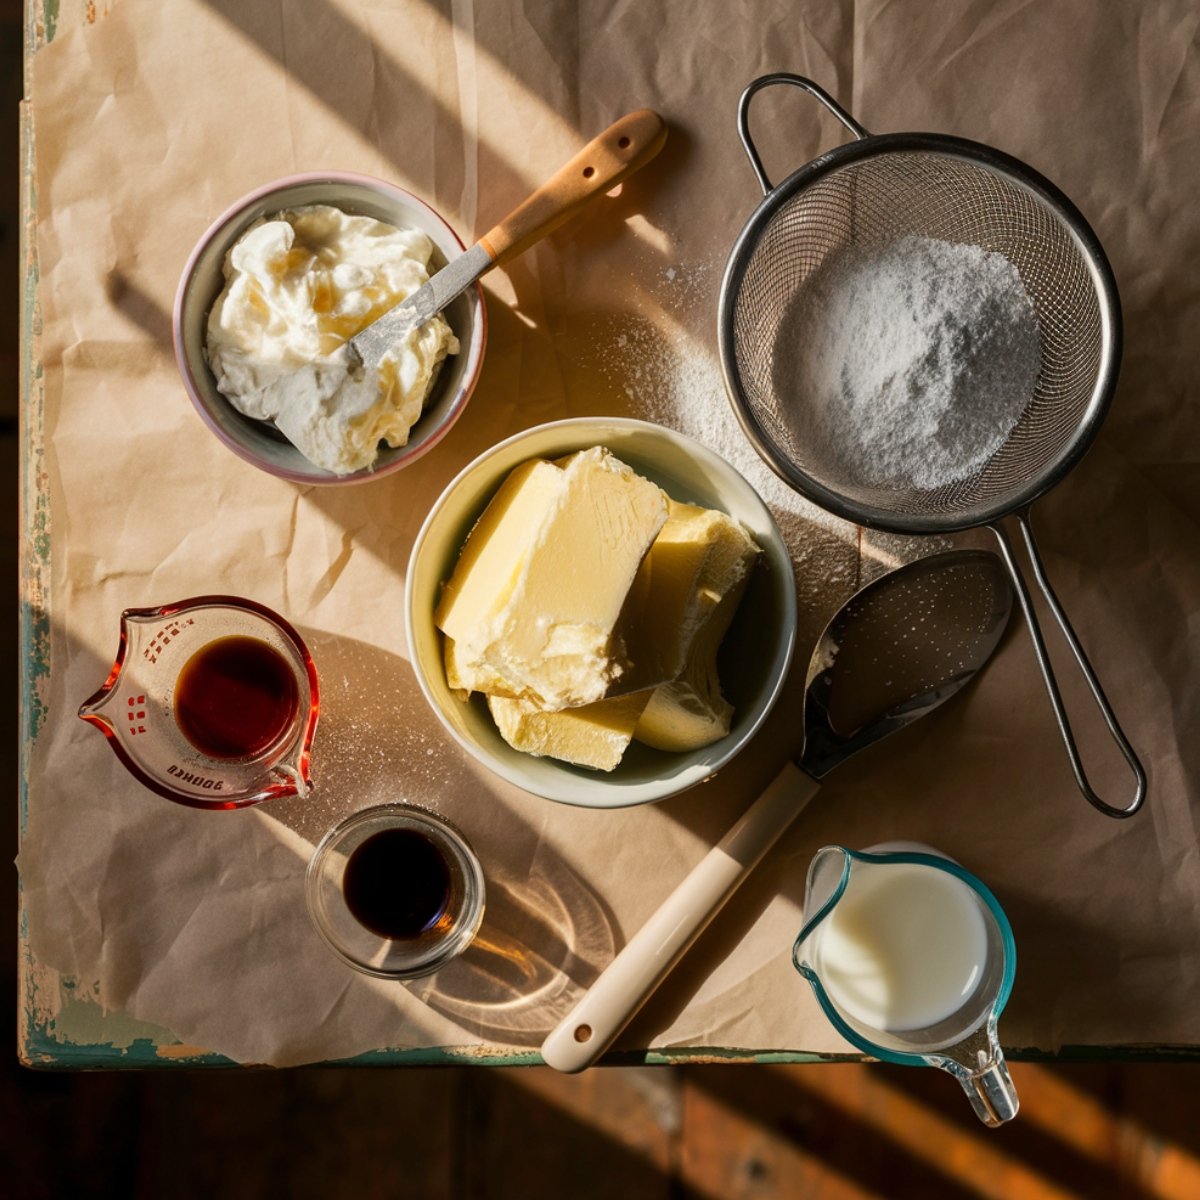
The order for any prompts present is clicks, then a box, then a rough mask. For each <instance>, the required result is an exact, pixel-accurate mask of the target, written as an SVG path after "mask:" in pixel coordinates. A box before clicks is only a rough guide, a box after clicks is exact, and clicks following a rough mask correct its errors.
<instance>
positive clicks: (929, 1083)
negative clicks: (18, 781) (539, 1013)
mask: <svg viewBox="0 0 1200 1200" xmlns="http://www.w3.org/2000/svg"><path fill="white" fill-rule="evenodd" d="M9 1061H10V1064H12V1065H10V1067H9V1070H8V1075H7V1077H6V1086H5V1087H4V1089H3V1095H2V1097H0V1161H6V1162H7V1163H9V1164H10V1165H9V1167H8V1168H7V1173H8V1182H7V1184H6V1185H3V1186H4V1194H5V1195H9V1196H14V1197H21V1198H29V1200H34V1198H38V1197H54V1198H56V1200H57V1198H58V1197H71V1198H75V1197H89V1196H105V1197H107V1196H113V1197H131V1198H137V1200H141V1198H143V1197H144V1198H146V1200H158V1198H160V1197H178V1198H187V1197H219V1198H221V1200H240V1198H242V1197H246V1198H251V1197H253V1198H255V1200H257V1198H260V1197H268V1196H270V1197H276V1196H278V1197H289V1198H296V1200H304V1198H306V1197H314V1198H318V1197H319V1198H321V1200H329V1198H330V1197H342V1196H345V1197H354V1200H370V1198H373V1197H380V1198H382V1197H396V1198H407V1197H412V1198H414V1200H439V1198H440V1197H447V1198H449V1197H455V1198H459V1197H462V1198H472V1200H473V1198H481V1200H482V1198H489V1200H493V1198H494V1200H508V1198H512V1200H518V1198H524V1200H530V1198H542V1197H546V1198H551V1197H553V1198H555V1200H559V1198H563V1200H592V1198H599V1197H606V1198H607V1197H619V1198H620V1200H641V1198H643V1197H645V1198H646V1200H667V1198H672V1200H678V1198H681V1197H689V1198H691V1197H695V1198H697V1200H702V1198H708V1200H712V1198H718V1197H720V1198H725V1197H729V1198H739V1200H740V1198H746V1200H750V1198H766V1197H771V1198H774V1197H779V1198H785V1197H786V1198H789V1200H791V1198H796V1200H805V1198H809V1197H813V1198H817V1197H819V1198H820V1200H842V1198H850V1197H865V1196H886V1197H920V1198H925V1197H931V1198H932V1197H948V1198H950V1200H958V1198H962V1200H967V1198H968V1197H1004V1198H1005V1200H1013V1198H1015V1200H1042V1198H1047V1200H1048V1198H1050V1197H1066V1196H1077V1197H1114V1198H1115V1197H1136V1198H1149V1197H1179V1198H1180V1200H1185V1198H1186V1200H1195V1197H1198V1196H1200V1122H1197V1120H1196V1114H1197V1105H1196V1102H1195V1099H1194V1097H1195V1094H1196V1089H1197V1087H1198V1086H1200V1065H1192V1064H1187V1065H1178V1064H1167V1065H1160V1064H1156V1065H1148V1064H1142V1065H1122V1066H1113V1065H1104V1064H1096V1065H1077V1066H1069V1067H1067V1066H1055V1067H1044V1066H1032V1065H1022V1064H1017V1065H1016V1067H1015V1068H1014V1071H1013V1074H1014V1076H1015V1078H1016V1082H1017V1087H1018V1089H1019V1090H1020V1092H1021V1099H1022V1110H1021V1113H1020V1115H1019V1117H1018V1118H1017V1120H1016V1121H1014V1122H1013V1123H1012V1124H1011V1125H1009V1126H1007V1127H1005V1128H1003V1129H1000V1130H996V1131H991V1130H987V1129H985V1128H983V1126H981V1125H979V1124H978V1123H977V1122H976V1121H975V1118H974V1116H973V1115H972V1114H971V1111H970V1109H969V1107H968V1105H967V1103H966V1100H965V1097H963V1096H962V1095H961V1094H960V1093H959V1091H958V1086H957V1084H955V1083H954V1081H953V1080H951V1079H950V1078H949V1077H948V1076H945V1075H942V1074H940V1073H935V1072H932V1071H925V1070H909V1069H905V1068H898V1067H896V1068H893V1067H877V1066H869V1067H868V1066H850V1065H818V1066H809V1067H747V1066H713V1067H688V1068H671V1069H660V1068H612V1069H597V1070H593V1071H591V1072H589V1073H587V1074H585V1075H583V1076H580V1077H578V1078H567V1077H563V1076H558V1075H555V1074H554V1073H553V1072H550V1071H549V1070H547V1069H544V1068H539V1069H526V1070H522V1069H518V1068H512V1069H503V1070H498V1069H487V1068H464V1069H412V1070H401V1069H384V1070H362V1071H351V1070H344V1069H311V1070H299V1071H288V1072H255V1073H249V1072H235V1071H226V1072H210V1073H202V1072H196V1071H183V1072H178V1073H171V1074H168V1075H162V1074H159V1075H153V1076H147V1075H144V1074H132V1073H125V1074H91V1075H74V1076H67V1075H61V1074H36V1073H33V1072H28V1071H24V1070H22V1069H21V1068H19V1067H17V1066H16V1065H15V1064H14V1063H12V1059H11V1057H10V1060H9ZM0 1178H3V1176H0Z"/></svg>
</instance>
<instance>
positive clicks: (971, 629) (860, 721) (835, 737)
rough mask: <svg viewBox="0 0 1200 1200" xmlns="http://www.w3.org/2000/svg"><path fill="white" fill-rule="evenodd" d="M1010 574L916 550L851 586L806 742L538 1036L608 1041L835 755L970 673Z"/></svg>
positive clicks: (818, 677)
mask: <svg viewBox="0 0 1200 1200" xmlns="http://www.w3.org/2000/svg"><path fill="white" fill-rule="evenodd" d="M1011 609H1012V586H1011V584H1010V583H1009V581H1008V577H1007V575H1006V574H1005V571H1004V567H1003V566H1002V565H1001V562H1000V560H999V559H998V558H997V557H996V555H994V554H990V553H988V552H987V551H983V550H955V551H950V552H949V553H946V554H935V555H932V556H931V557H929V558H923V559H920V560H919V561H918V562H915V563H911V564H909V565H908V566H906V567H901V568H900V569H899V570H896V571H892V572H891V573H890V574H887V575H884V576H883V577H882V578H880V579H877V580H875V582H874V583H871V584H869V585H868V586H867V587H865V588H863V589H862V590H861V591H859V592H858V593H856V594H855V595H854V596H852V597H851V598H850V599H849V600H848V601H847V602H846V603H845V604H844V605H843V606H842V607H841V609H839V610H838V612H837V613H836V615H835V616H834V618H833V620H832V621H830V622H829V624H828V626H826V628H825V632H824V633H823V634H822V635H821V638H820V640H819V641H818V642H817V646H816V649H815V650H814V651H813V655H812V659H811V661H810V663H809V669H808V684H807V687H806V689H805V695H804V748H803V751H802V753H801V755H800V757H799V758H798V760H797V761H796V762H795V763H789V764H788V765H787V766H785V767H784V768H783V770H782V771H781V772H780V773H779V775H778V776H777V777H776V778H775V780H774V781H773V782H772V783H771V784H770V785H769V786H768V787H767V790H766V791H765V792H763V794H762V795H761V796H759V798H758V799H757V800H756V801H755V802H754V803H753V804H752V805H751V806H750V808H749V810H748V811H747V812H746V813H745V815H744V816H743V817H742V818H741V820H740V821H738V823H737V824H736V825H734V827H733V828H732V829H731V830H730V831H729V832H728V833H727V834H726V835H725V836H724V837H723V838H722V839H721V841H720V842H719V843H718V844H717V845H716V846H715V847H714V848H713V849H712V850H710V851H709V852H708V854H707V856H706V857H705V858H703V859H702V860H701V861H700V863H699V864H698V865H697V866H696V867H695V868H694V869H693V870H692V872H691V874H690V875H688V877H687V878H686V879H685V880H684V881H683V882H682V883H681V884H680V885H679V886H678V887H677V888H676V889H675V891H674V892H672V893H671V895H670V896H669V897H668V898H667V899H666V901H664V903H663V904H662V906H661V907H660V908H659V910H658V911H657V912H656V913H655V914H654V915H653V916H652V917H651V918H650V920H649V921H647V922H646V924H645V925H644V926H643V927H642V929H640V930H639V931H638V932H637V933H636V934H635V935H634V936H633V937H632V938H631V939H630V940H629V942H628V943H627V944H626V945H625V948H624V949H623V950H622V951H621V952H620V954H618V955H617V957H616V958H615V959H613V961H612V962H611V963H610V964H609V966H608V967H607V968H606V969H605V971H604V972H603V973H602V974H601V976H600V977H599V979H597V980H596V982H595V983H593V984H592V986H591V988H590V989H589V990H588V991H587V993H586V994H585V995H584V996H583V998H582V999H581V1000H580V1001H579V1003H578V1004H577V1005H576V1006H575V1008H574V1009H573V1010H572V1011H571V1012H570V1013H569V1014H568V1015H567V1016H566V1017H565V1018H564V1019H563V1020H562V1021H561V1022H560V1023H559V1024H558V1025H557V1026H556V1027H555V1029H554V1030H553V1031H552V1032H551V1033H550V1035H549V1036H548V1037H547V1038H546V1040H545V1041H544V1042H543V1043H542V1057H543V1059H545V1061H546V1062H547V1063H548V1064H549V1065H550V1066H552V1067H554V1068H555V1069H557V1070H559V1071H581V1070H583V1068H584V1067H588V1066H590V1065H591V1064H592V1063H593V1062H595V1061H596V1059H597V1058H599V1057H600V1055H601V1054H602V1053H603V1052H604V1051H605V1050H606V1049H607V1048H608V1047H609V1046H610V1045H611V1044H612V1043H613V1041H614V1040H615V1039H616V1037H617V1035H618V1034H619V1033H620V1032H621V1030H622V1029H624V1028H625V1026H626V1025H627V1024H628V1023H629V1021H630V1019H631V1018H632V1017H633V1015H634V1013H636V1012H637V1011H638V1009H639V1008H641V1006H642V1004H643V1003H644V1002H645V1001H646V999H647V998H648V997H649V996H650V994H651V993H652V992H653V991H654V989H655V988H656V987H657V986H658V985H659V983H660V982H662V980H663V978H664V977H665V976H666V974H667V972H668V971H670V969H671V968H672V967H673V966H674V965H675V963H676V962H677V961H678V960H679V958H680V957H681V956H682V955H683V954H684V952H685V951H686V950H687V948H688V947H689V946H690V945H691V944H692V942H694V941H695V939H696V938H697V937H698V936H699V934H700V932H701V931H702V930H703V929H704V928H705V926H706V925H707V924H708V923H709V921H711V920H712V918H713V917H714V916H715V915H716V913H717V912H718V911H719V910H720V908H721V906H722V905H723V904H724V903H725V901H726V900H727V899H728V898H729V896H730V895H732V893H733V892H734V890H735V889H736V888H737V886H738V885H739V884H740V883H741V882H742V880H743V879H744V878H745V877H746V876H747V875H748V874H749V873H750V871H751V870H753V868H754V866H755V865H756V864H757V863H758V861H759V860H760V859H761V858H762V856H763V855H764V854H766V852H767V851H768V850H769V849H770V848H771V847H772V846H773V845H774V844H775V842H776V841H777V840H778V839H779V836H780V835H781V834H782V833H783V831H784V830H785V829H787V827H788V826H789V825H790V824H791V822H792V819H793V818H794V817H795V816H796V814H797V813H799V812H800V810H801V809H803V808H804V806H805V805H806V804H807V803H808V801H809V800H810V799H812V797H813V796H814V795H815V794H816V792H817V789H818V788H819V787H820V783H819V782H818V781H819V780H820V779H823V778H824V777H825V775H827V774H828V773H829V772H830V771H832V770H833V768H834V767H836V766H838V765H839V764H840V763H843V762H845V761H846V759H847V758H849V757H850V756H851V755H853V754H856V753H857V752H858V751H859V750H862V749H864V748H866V747H867V746H870V745H872V744H873V743H875V742H877V741H879V739H880V738H883V737H886V736H887V735H888V734H889V733H894V732H895V731H896V730H897V729H903V728H904V726H906V725H909V724H911V723H912V722H913V721H915V720H917V719H918V718H920V717H923V716H924V715H925V714H926V713H927V712H930V711H931V710H932V709H934V708H937V706H938V705H939V704H941V703H943V702H944V701H946V700H948V699H949V698H950V697H951V696H953V695H954V693H955V692H957V691H958V690H959V688H961V687H962V686H963V685H964V684H965V683H967V682H969V681H970V680H971V679H973V678H974V677H975V675H976V673H977V672H978V671H979V670H980V669H981V668H982V667H983V666H984V664H985V663H986V662H987V661H988V659H989V658H990V657H991V655H992V652H993V651H994V650H995V649H996V646H997V645H998V643H999V641H1000V637H1001V635H1002V634H1003V632H1004V628H1005V626H1006V625H1007V624H1008V618H1009V613H1010V612H1011Z"/></svg>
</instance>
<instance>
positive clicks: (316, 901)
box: [304, 804, 484, 979]
mask: <svg viewBox="0 0 1200 1200" xmlns="http://www.w3.org/2000/svg"><path fill="white" fill-rule="evenodd" d="M391 830H407V831H411V832H414V833H419V834H422V835H423V836H424V837H425V838H427V839H428V840H429V841H430V842H432V843H433V845H434V847H435V848H436V849H437V850H438V852H439V853H440V854H441V857H442V859H443V861H444V863H445V866H446V870H447V873H448V876H449V898H448V900H447V903H446V906H445V909H444V910H443V914H442V916H441V917H440V918H439V919H437V920H436V921H435V922H434V924H433V925H432V926H431V927H430V928H428V929H426V930H424V931H423V932H422V933H420V934H418V935H416V936H414V937H411V938H393V937H386V936H384V935H382V934H380V933H377V932H375V931H374V930H372V929H369V928H368V927H367V926H366V925H364V924H363V923H362V922H361V921H360V920H359V919H358V917H356V916H355V915H354V914H353V913H352V912H351V911H350V907H349V905H348V904H347V902H346V897H345V892H344V890H343V880H344V876H345V873H346V866H347V863H348V862H349V861H350V857H351V855H353V853H354V852H355V850H357V849H358V848H359V847H360V846H361V845H362V844H363V843H364V842H366V841H367V839H368V838H370V837H373V836H374V835H375V834H378V833H383V832H385V831H391ZM396 884H397V887H402V886H403V880H401V879H397V881H396ZM304 887H305V896H306V899H307V901H308V911H309V915H310V916H311V917H312V920H313V924H314V925H316V927H317V931H318V932H319V933H320V934H321V936H322V937H323V938H324V939H325V941H326V943H327V944H328V945H329V947H330V949H332V950H333V952H334V953H335V954H337V956H338V957H339V958H341V959H342V960H343V961H344V962H347V963H349V964H350V966H352V967H355V968H357V969H358V970H360V971H365V972H366V973H367V974H368V975H378V976H380V977H381V978H384V979H416V978H418V977H420V976H422V975H430V974H432V973H433V972H434V971H436V970H438V969H439V968H440V967H443V966H445V964H446V963H448V962H449V961H450V960H451V959H452V958H455V957H456V956H457V955H459V954H461V953H462V952H463V951H464V950H465V949H466V948H467V947H468V946H469V945H470V944H471V941H472V939H473V938H474V937H475V934H476V933H477V932H478V930H479V926H480V924H481V923H482V921H483V907H484V882H483V869H482V867H481V866H480V865H479V859H478V858H476V856H475V852H474V851H473V850H472V849H471V847H470V845H468V843H467V840H466V839H465V838H464V837H463V836H462V834H461V833H459V831H458V830H457V829H455V828H454V826H453V825H451V824H450V823H449V822H448V821H446V820H445V819H444V818H443V817H440V816H437V815H435V814H434V813H431V812H429V811H428V810H426V809H423V808H417V807H415V806H413V805H409V804H382V805H379V806H377V807H375V808H367V809H363V810H362V811H361V812H357V813H354V814H353V815H352V816H349V817H347V818H346V819H345V820H344V821H341V822H339V823H338V824H337V825H335V826H334V827H333V828H332V829H331V830H330V831H329V832H328V833H327V834H326V835H325V836H324V837H323V838H322V839H321V842H320V844H319V845H318V846H317V848H316V851H315V852H314V853H313V856H312V858H311V859H310V861H309V864H308V871H307V872H306V874H305V880H304Z"/></svg>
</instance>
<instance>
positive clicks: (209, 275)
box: [172, 171, 487, 484]
mask: <svg viewBox="0 0 1200 1200" xmlns="http://www.w3.org/2000/svg"><path fill="white" fill-rule="evenodd" d="M308 204H331V205H333V206H334V207H335V208H340V209H342V210H343V211H345V212H349V213H356V214H361V215H363V216H368V217H374V218H375V219H376V220H379V221H386V222H387V223H388V224H390V225H396V226H407V227H409V228H416V229H419V230H421V231H422V232H423V233H425V234H427V235H428V237H429V238H430V240H431V241H432V242H433V246H434V252H433V261H432V264H431V265H432V266H433V268H434V269H435V270H436V269H438V268H440V267H443V266H445V265H446V263H447V262H448V261H449V260H450V259H452V258H456V257H457V256H458V255H460V254H462V252H463V249H464V247H463V244H462V242H461V241H460V240H459V238H458V235H457V234H456V233H455V232H454V230H453V229H451V228H450V226H449V225H447V224H446V222H445V221H444V220H442V218H441V217H440V216H439V215H438V214H437V213H436V212H435V211H434V210H433V209H432V208H430V207H429V205H428V204H426V203H425V202H424V201H422V200H418V199H417V197H416V196H414V195H412V194H411V193H409V192H406V191H405V190H404V189H403V188H398V187H395V186H394V185H392V184H390V183H384V182H383V181H382V180H379V179H371V178H369V177H368V176H366V175H351V174H347V173H345V172H335V171H329V172H323V173H320V174H310V175H292V176H289V177H288V178H286V179H280V180H276V181H275V182H274V183H269V184H267V185H266V186H264V187H261V188H259V189H258V190H257V191H254V192H251V193H250V195H248V196H244V197H243V198H242V199H241V200H239V201H238V202H237V203H236V204H235V205H234V206H233V207H232V208H231V209H229V211H228V212H226V213H225V214H224V215H223V216H221V217H219V218H218V219H217V220H216V222H215V223H214V224H213V225H212V226H211V228H210V229H209V230H208V232H207V233H206V234H205V235H204V236H203V237H202V238H201V239H200V241H199V242H198V243H197V245H196V248H195V249H194V250H193V251H192V253H191V257H190V258H189V259H188V261H187V265H186V266H185V267H184V270H183V276H182V278H181V279H180V281H179V290H178V291H177V293H176V296H175V311H174V315H173V318H172V334H173V338H174V342H175V361H176V363H177V364H178V366H179V373H180V375H181V376H182V377H183V385H184V387H185V388H186V389H187V393H188V396H189V397H190V398H191V401H192V403H193V404H194V405H195V406H196V411H197V412H199V414H200V416H201V417H202V418H203V420H204V422H205V424H206V425H208V427H209V429H211V430H212V432H213V433H214V434H216V436H217V437H218V438H220V440H221V441H222V442H224V443H225V445H226V446H228V447H229V449H230V450H232V451H233V452H234V453H235V454H237V455H239V456H240V457H242V458H244V459H245V460H246V461H247V462H251V463H253V464H254V465H255V466H256V467H259V468H261V469H262V470H264V471H268V472H270V474H272V475H279V476H281V477H282V478H284V479H290V480H292V481H293V482H294V483H302V484H310V483H318V484H324V483H360V482H362V481H363V480H366V479H374V478H377V477H378V476H380V475H387V474H390V473H391V472H393V471H397V470H399V469H400V468H401V467H403V466H406V465H407V464H408V463H410V462H413V461H414V460H415V459H417V458H419V457H420V456H421V455H422V454H425V453H427V452H428V451H429V450H432V449H433V447H434V446H436V445H437V443H438V442H440V441H441V440H442V438H443V437H445V435H446V434H447V433H448V432H449V431H450V427H451V426H452V425H453V424H454V422H455V421H457V420H458V418H459V416H460V415H461V414H462V411H463V409H464V408H465V407H466V405H467V401H468V400H469V399H470V397H471V392H472V390H473V389H474V387H475V381H476V379H477V378H478V377H479V369H480V366H481V365H482V363H483V348H484V343H485V341H486V339H487V312H486V309H485V308H484V305H483V292H482V290H481V289H480V287H479V285H478V284H476V285H475V287H473V288H469V289H468V290H467V291H466V292H464V293H463V295H461V296H459V297H458V298H457V299H456V300H455V301H454V302H453V303H452V304H450V305H449V307H448V308H447V309H446V311H445V314H444V315H445V317H446V320H447V321H448V322H449V323H450V328H451V329H453V330H454V333H455V335H456V336H457V337H458V340H459V343H460V347H461V348H460V350H459V353H458V354H457V355H453V356H451V357H449V358H447V359H446V360H445V362H444V363H443V364H442V367H441V370H440V371H439V372H438V376H437V379H436V380H435V381H434V385H433V391H432V392H431V393H430V395H429V398H428V399H427V400H426V402H425V409H424V412H422V414H421V417H420V420H418V421H417V423H416V425H414V426H413V428H412V431H411V433H410V434H409V439H408V442H407V443H406V444H405V445H403V446H399V447H396V448H395V449H392V448H391V447H388V446H386V445H384V446H382V447H381V448H380V452H379V457H378V458H377V459H376V461H375V463H374V465H373V466H371V467H370V468H368V469H366V470H363V471H356V472H354V473H353V474H349V475H335V474H334V473H333V472H331V471H326V470H323V469H322V468H321V467H317V466H314V465H313V464H312V463H310V462H309V461H308V459H306V458H305V457H304V455H303V454H301V453H300V451H299V450H297V449H296V447H295V446H293V445H292V444H291V442H289V441H288V440H287V439H286V438H285V437H284V436H283V434H281V433H280V432H279V431H278V430H277V429H276V428H275V426H274V425H273V424H272V423H270V422H268V421H256V420H253V419H252V418H250V417H244V416H242V414H241V413H239V412H238V411H237V410H236V409H235V408H234V407H233V405H232V404H230V403H229V401H228V400H226V399H225V397H224V396H222V395H221V393H220V392H219V391H217V381H216V379H215V378H214V376H213V373H212V371H211V370H210V369H209V366H208V362H207V360H206V359H205V356H204V339H205V331H206V328H207V325H208V313H209V310H210V309H211V308H212V306H213V301H215V300H216V298H217V296H218V294H219V293H220V291H221V288H222V287H223V286H224V275H223V273H222V267H223V264H224V262H225V255H226V253H227V252H228V250H229V248H230V247H231V246H232V245H233V244H234V242H236V241H237V239H238V238H239V237H240V236H241V235H242V233H244V232H245V230H246V229H247V228H248V227H249V226H250V225H251V224H253V223H254V222H255V221H257V220H258V219H259V218H260V217H265V216H270V215H272V214H273V213H277V212H280V211H282V210H283V209H287V208H300V207H301V206H303V205H308Z"/></svg>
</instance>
